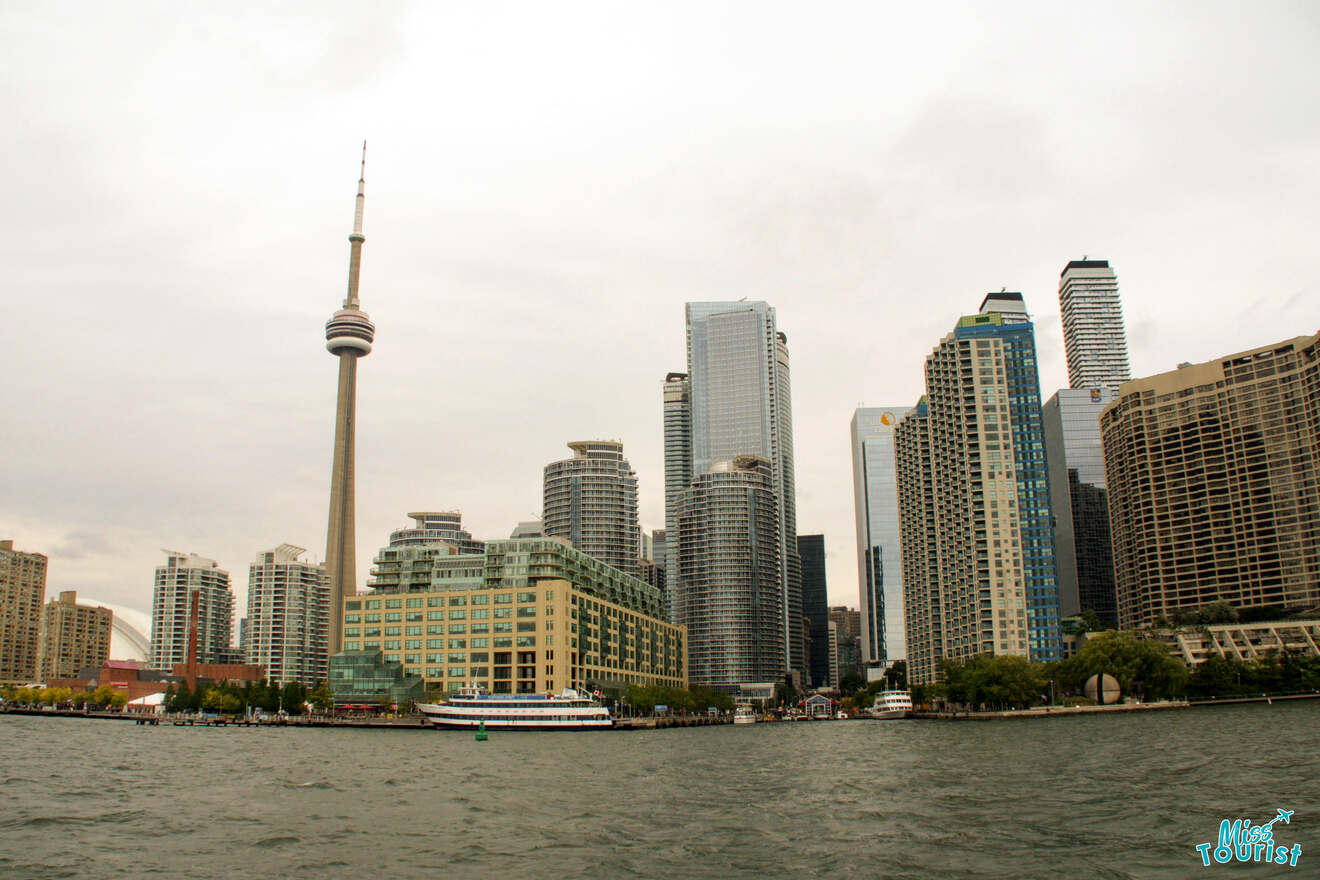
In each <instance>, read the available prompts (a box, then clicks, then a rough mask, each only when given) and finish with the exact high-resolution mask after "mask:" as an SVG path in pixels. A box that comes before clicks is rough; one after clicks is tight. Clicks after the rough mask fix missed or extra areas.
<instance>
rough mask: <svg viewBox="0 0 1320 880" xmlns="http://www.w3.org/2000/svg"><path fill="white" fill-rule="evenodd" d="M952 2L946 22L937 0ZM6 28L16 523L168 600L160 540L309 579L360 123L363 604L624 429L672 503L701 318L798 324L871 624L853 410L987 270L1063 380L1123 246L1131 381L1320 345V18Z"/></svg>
mask: <svg viewBox="0 0 1320 880" xmlns="http://www.w3.org/2000/svg"><path fill="white" fill-rule="evenodd" d="M928 7H929V8H928ZM285 8H286V10H287V11H286V12H284V13H282V14H277V13H272V12H270V11H269V10H267V9H265V8H264V6H254V7H252V8H249V9H248V10H247V11H243V10H242V9H241V8H240V7H239V6H237V5H232V4H224V5H214V6H212V8H211V11H207V10H206V9H204V8H197V7H193V6H189V7H187V8H185V7H182V6H179V5H177V4H172V3H167V4H161V5H149V4H144V3H127V4H85V5H71V4H54V3H51V4H44V3H43V4H19V3H9V4H4V6H3V7H2V8H0V74H2V75H0V101H2V102H3V105H2V106H3V108H4V116H3V125H0V144H2V145H3V159H4V162H3V168H4V169H5V174H6V177H7V180H6V183H5V186H4V189H5V192H6V204H7V210H5V211H4V212H3V215H0V248H3V255H4V272H3V275H2V276H0V277H3V302H4V320H3V328H4V333H3V340H4V344H3V345H2V346H0V368H2V371H3V377H4V393H3V401H4V404H3V407H0V452H2V454H0V537H12V538H13V539H14V541H15V545H16V547H18V548H19V549H23V550H30V551H39V552H43V553H46V554H48V555H49V556H50V570H49V571H50V573H49V580H48V595H53V594H54V593H55V591H57V590H61V589H71V588H76V589H78V590H79V591H81V592H83V593H85V594H87V595H92V596H96V597H99V598H101V599H103V600H106V601H110V602H115V603H120V604H123V605H127V606H131V607H135V608H139V609H143V610H149V609H150V603H151V584H152V571H153V569H154V567H155V566H156V565H159V564H161V562H162V561H163V555H162V553H161V552H160V550H161V548H171V549H177V550H183V551H193V552H196V553H200V554H202V555H204V556H209V557H212V558H215V559H217V560H218V561H219V562H220V563H221V565H222V566H223V567H225V568H227V569H228V570H229V571H230V572H231V574H232V576H233V579H234V587H235V593H236V594H237V596H238V599H239V601H238V604H237V608H238V615H237V616H241V615H242V613H243V609H244V608H245V607H246V585H247V566H248V564H249V562H251V560H252V558H253V557H254V556H255V554H256V553H257V552H258V551H260V550H263V549H267V548H270V547H273V546H275V545H277V544H279V543H281V542H289V543H293V544H297V545H300V546H304V547H307V548H310V549H311V551H312V554H311V555H312V556H314V558H315V559H317V560H320V559H321V558H323V556H324V552H325V529H326V516H327V506H328V491H329V481H330V459H331V443H332V438H333V431H334V404H335V370H336V361H335V359H334V358H333V357H332V356H331V355H330V354H328V353H327V352H326V351H325V348H324V322H325V320H326V319H327V318H328V317H329V316H330V314H331V312H332V311H333V310H334V309H335V308H337V307H338V305H339V303H340V301H341V300H342V298H343V296H344V289H345V283H346V275H347V263H348V249H349V246H348V242H347V240H346V236H347V234H348V232H349V230H350V228H351V225H352V214H353V194H354V192H355V187H356V181H357V174H358V152H359V149H360V146H361V141H362V139H363V138H366V139H368V140H369V142H370V145H369V150H368V162H367V205H366V222H365V231H366V236H367V243H366V245H365V249H364V257H363V268H362V285H361V296H362V305H363V308H364V309H365V310H366V311H368V312H369V313H370V314H371V317H372V319H373V320H374V321H375V323H376V325H377V328H378V329H377V336H376V347H375V350H374V352H373V353H372V354H371V356H370V357H369V358H367V359H365V360H364V361H363V362H362V363H361V365H360V369H359V380H358V404H359V423H358V434H357V441H358V460H357V539H358V544H357V559H358V578H359V583H360V584H361V583H363V582H365V578H366V575H367V570H368V568H369V566H370V560H371V557H372V556H373V554H374V553H375V552H376V550H377V549H378V548H379V547H380V546H381V545H383V544H384V543H386V541H387V539H388V534H389V532H390V530H391V529H394V528H397V527H399V526H401V525H404V524H405V523H406V522H407V520H406V518H405V513H406V512H407V511H410V510H427V509H435V510H440V509H453V508H456V509H460V510H461V511H462V512H463V519H464V522H465V524H466V525H467V526H468V527H469V528H470V530H471V531H472V532H473V533H474V534H475V535H476V536H477V537H479V538H499V537H506V536H507V535H508V533H509V531H510V530H511V529H512V527H513V525H514V524H515V523H516V522H517V521H518V520H522V519H532V518H537V517H539V515H540V507H541V469H542V467H543V466H544V465H545V464H546V463H547V462H549V461H552V460H556V459H559V458H564V457H567V456H568V455H569V452H568V450H567V448H566V446H565V444H566V443H568V442H570V441H573V440H583V439H594V438H612V439H617V440H621V441H622V442H623V443H624V448H625V453H626V455H627V457H628V458H629V460H630V461H631V463H632V465H633V467H634V469H635V470H636V471H637V473H638V476H639V478H640V481H641V514H642V526H643V528H645V529H647V530H650V529H654V528H661V527H663V524H664V500H663V499H664V491H663V482H664V473H663V447H662V426H661V395H660V386H661V381H662V380H663V378H664V375H665V373H666V372H668V371H670V370H682V369H685V355H684V327H683V304H684V302H686V301H689V300H718V299H738V298H740V297H744V296H745V297H748V298H750V299H764V300H766V301H767V302H769V303H770V304H771V305H773V306H774V307H775V308H776V310H777V312H778V321H779V327H780V329H781V330H782V331H784V332H785V333H787V335H788V340H789V349H790V353H791V357H792V381H793V417H794V426H795V432H796V441H795V442H796V463H797V481H798V482H797V498H798V524H799V528H800V529H801V531H802V532H803V533H814V532H823V533H824V534H825V536H826V546H827V548H828V578H829V593H830V599H831V602H832V603H833V604H848V605H851V606H854V607H856V606H857V604H858V600H857V571H856V562H855V558H856V557H855V537H854V524H853V499H852V488H851V460H850V451H849V440H848V423H849V420H850V418H851V416H852V412H853V409H854V408H855V407H857V406H858V405H859V404H865V405H868V406H882V405H910V404H911V403H912V402H914V401H915V400H916V398H917V397H918V396H919V395H920V394H921V391H922V364H923V361H924V358H925V357H926V355H927V354H929V352H930V350H931V349H932V347H934V345H935V344H936V343H937V342H938V340H939V339H940V337H941V336H942V335H943V334H944V333H946V332H948V331H949V330H950V329H951V328H952V326H953V324H954V322H955V321H956V320H957V318H958V316H959V315H961V314H965V313H970V312H974V311H975V310H976V308H977V307H978V305H979V304H980V300H981V297H982V296H983V295H984V293H985V292H986V291H988V290H991V289H994V290H998V289H1000V288H1001V287H1007V288H1008V289H1009V290H1020V291H1022V292H1023V294H1024V295H1025V297H1026V302H1027V306H1028V308H1029V310H1030V311H1031V313H1032V315H1033V317H1034V318H1035V320H1036V330H1037V345H1038V346H1039V350H1040V364H1041V384H1042V397H1048V396H1049V394H1051V393H1052V392H1053V391H1054V390H1055V389H1057V388H1059V387H1063V386H1065V385H1066V382H1067V379H1066V371H1065V367H1064V362H1063V344H1062V337H1061V334H1060V329H1059V320H1058V299H1057V283H1058V275H1059V272H1060V271H1061V269H1062V268H1063V265H1064V264H1065V263H1066V262H1067V261H1068V260H1069V259H1076V258H1080V257H1082V256H1083V255H1089V256H1090V257H1091V258H1093V259H1094V258H1107V259H1109V260H1111V261H1112V263H1113V265H1114V267H1115V269H1116V271H1117V273H1118V277H1119V284H1120V291H1121V295H1122V299H1123V307H1124V311H1125V314H1126V320H1127V327H1128V334H1129V343H1130V346H1131V357H1132V367H1133V371H1134V374H1135V375H1149V374H1152V373H1156V372H1162V371H1164V370H1167V369H1172V368H1173V367H1174V365H1175V364H1176V363H1177V362H1179V361H1202V360H1208V359H1211V358H1214V357H1217V356H1220V355H1224V354H1227V353H1230V352H1233V351H1238V350H1241V349H1246V348H1251V347H1255V346H1258V345H1264V344H1267V343H1270V342H1275V341H1278V340H1280V339H1284V338H1289V337H1292V336H1296V335H1300V334H1303V333H1313V332H1315V331H1316V329H1317V328H1318V327H1320V282H1317V280H1316V277H1317V273H1316V269H1315V247H1316V244H1315V242H1316V240H1317V234H1318V233H1320V223H1318V222H1317V221H1318V220H1320V208H1317V205H1320V114H1317V112H1316V108H1317V107H1320V62H1317V57H1320V56H1318V55H1317V42H1318V39H1317V38H1318V37H1320V12H1318V11H1317V10H1320V6H1317V5H1316V4H1314V3H1307V2H1302V3H1293V4H1290V3H1251V4H1247V3H1230V4H1215V3H1205V2H1196V3H1163V4H1156V3H1148V4H1138V5H1120V4H1117V3H1104V4H1092V5H1089V6H1088V5H1085V4H1060V3H1054V2H1051V3H1042V4H1031V5H1026V4H1007V5H1006V4H987V3H982V4H973V5H970V6H953V5H934V4H911V3H905V4H899V3H886V4H879V3H867V4H861V5H857V6H851V5H839V4H829V5H825V4H806V5H804V4H795V5H773V4H767V3H745V4H735V5H729V6H723V5H714V4H710V3H699V4H691V5H674V4H654V5H653V6H651V7H650V8H641V7H640V6H639V5H636V4H633V5H627V4H617V3H606V4H600V5H587V4H571V3H556V4H536V3H525V4H495V3H482V4H456V3H449V4H439V3H434V4H432V3H419V4H416V5H397V4H365V3H358V4H354V5H352V6H340V7H339V8H337V9H336V8H332V7H330V6H327V4H325V3H315V4H307V5H306V7H305V8H303V9H298V8H296V7H295V6H286V7H285Z"/></svg>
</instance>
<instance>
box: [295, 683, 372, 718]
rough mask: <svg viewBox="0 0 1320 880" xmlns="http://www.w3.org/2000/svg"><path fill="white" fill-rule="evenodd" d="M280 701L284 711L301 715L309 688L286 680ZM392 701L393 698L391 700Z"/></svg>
mask: <svg viewBox="0 0 1320 880" xmlns="http://www.w3.org/2000/svg"><path fill="white" fill-rule="evenodd" d="M280 702H281V703H283V705H284V711H285V712H288V713H289V714H291V715H300V714H302V711H303V704H304V703H306V702H307V688H305V687H303V686H302V684H300V683H299V682H296V681H289V682H285V684H284V687H282V688H281V689H280ZM390 702H391V703H392V702H393V700H391V701H390Z"/></svg>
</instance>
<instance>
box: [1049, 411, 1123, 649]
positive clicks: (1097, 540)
mask: <svg viewBox="0 0 1320 880" xmlns="http://www.w3.org/2000/svg"><path fill="white" fill-rule="evenodd" d="M1117 397H1118V392H1117V390H1116V389H1112V388H1091V389H1089V390H1088V389H1063V390H1061V391H1058V392H1056V393H1055V394H1054V396H1053V397H1051V398H1050V399H1049V400H1047V401H1045V405H1044V406H1043V407H1041V421H1042V424H1043V427H1044V430H1045V457H1046V460H1047V463H1048V466H1049V472H1050V507H1051V509H1052V511H1053V519H1054V549H1055V555H1056V556H1057V558H1058V562H1059V613H1060V614H1061V615H1063V616H1064V617H1069V616H1072V615H1075V614H1081V613H1082V612H1083V611H1093V612H1094V613H1095V615H1096V616H1097V617H1098V618H1099V619H1100V622H1101V623H1102V624H1103V625H1105V626H1107V627H1115V626H1117V625H1118V618H1117V616H1116V614H1117V606H1116V601H1117V600H1116V594H1115V592H1114V553H1113V546H1112V544H1111V542H1110V539H1109V503H1108V499H1107V496H1106V494H1105V460H1104V449H1103V448H1102V446H1101V444H1100V413H1101V412H1102V411H1103V410H1104V408H1105V407H1106V406H1108V405H1109V404H1110V403H1112V402H1113V401H1114V400H1115V399H1117Z"/></svg>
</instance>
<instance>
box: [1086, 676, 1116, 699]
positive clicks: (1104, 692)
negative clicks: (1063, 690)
mask: <svg viewBox="0 0 1320 880" xmlns="http://www.w3.org/2000/svg"><path fill="white" fill-rule="evenodd" d="M1082 691H1083V693H1085V694H1086V698H1087V699H1088V700H1095V701H1096V702H1097V703H1099V704H1101V705H1102V706H1103V705H1107V704H1109V703H1117V702H1118V698H1119V697H1120V696H1121V693H1120V691H1119V689H1118V680H1117V679H1115V678H1114V677H1113V676H1112V675H1093V676H1091V677H1090V678H1088V679H1087V680H1086V684H1085V685H1083V687H1082Z"/></svg>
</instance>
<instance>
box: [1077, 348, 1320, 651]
mask: <svg viewBox="0 0 1320 880" xmlns="http://www.w3.org/2000/svg"><path fill="white" fill-rule="evenodd" d="M1100 431H1101V438H1102V442H1103V444H1104V456H1105V476H1106V485H1107V488H1108V491H1109V516H1110V522H1111V524H1112V526H1113V545H1114V569H1115V572H1114V573H1115V580H1116V582H1117V591H1118V623H1119V626H1120V627H1122V628H1123V629H1132V628H1136V627H1142V626H1149V625H1152V624H1154V623H1157V622H1159V621H1160V620H1161V618H1164V619H1167V620H1169V621H1171V622H1174V621H1176V618H1178V617H1180V616H1181V615H1184V614H1187V613H1190V612H1194V611H1196V610H1198V609H1199V608H1201V607H1202V606H1204V605H1208V604H1210V603H1213V602H1217V601H1224V602H1228V603H1229V604H1231V605H1233V606H1234V607H1237V608H1252V609H1262V610H1265V611H1267V612H1269V613H1277V614H1278V615H1279V616H1280V617H1282V616H1284V615H1286V614H1288V613H1290V612H1293V611H1299V610H1304V609H1312V608H1315V607H1316V606H1317V605H1320V333H1317V334H1316V335H1314V336H1299V337H1296V338H1294V339H1287V340H1284V341H1282V342H1278V343H1275V344H1273V345H1266V346H1262V347H1260V348H1254V349H1250V350H1248V351H1243V352H1238V353H1236V354H1231V355H1227V356H1226V357H1223V358H1218V359H1216V360H1213V361H1209V362H1207V363H1202V364H1196V365H1185V366H1183V367H1180V368H1179V369H1177V370H1174V371H1172V372H1168V373H1160V374H1159V375H1156V376H1150V377H1147V378H1142V379H1135V380H1133V381H1131V382H1128V383H1126V384H1125V385H1124V386H1123V387H1122V389H1121V392H1120V395H1119V398H1118V400H1117V402H1115V403H1113V404H1112V405H1110V406H1109V407H1108V408H1107V409H1106V410H1105V411H1104V414H1103V415H1102V416H1101V420H1100Z"/></svg>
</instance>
